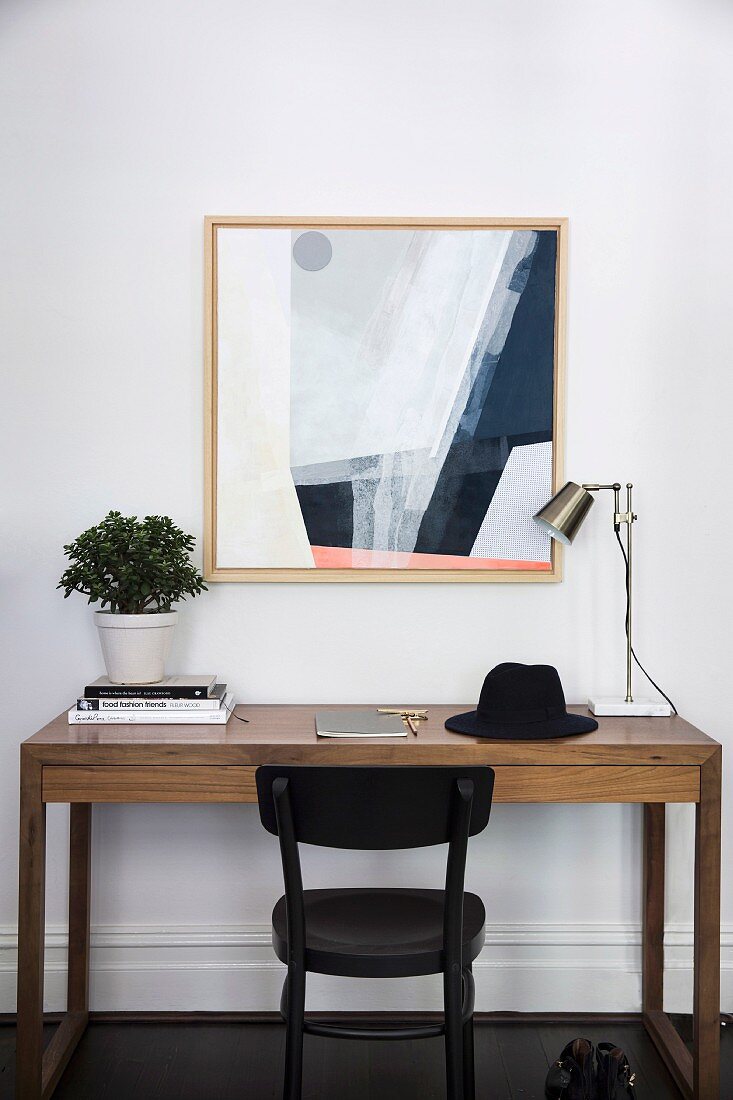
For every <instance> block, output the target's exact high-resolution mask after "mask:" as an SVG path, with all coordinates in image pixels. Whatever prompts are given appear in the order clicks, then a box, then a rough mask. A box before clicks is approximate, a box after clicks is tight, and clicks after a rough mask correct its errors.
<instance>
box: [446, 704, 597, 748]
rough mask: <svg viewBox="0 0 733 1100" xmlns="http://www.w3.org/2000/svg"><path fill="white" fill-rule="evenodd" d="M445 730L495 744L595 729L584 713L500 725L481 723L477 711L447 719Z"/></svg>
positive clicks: (593, 719) (567, 735)
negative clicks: (487, 739)
mask: <svg viewBox="0 0 733 1100" xmlns="http://www.w3.org/2000/svg"><path fill="white" fill-rule="evenodd" d="M445 728H446V729H448V730H452V731H453V732H454V733H468V734H470V735H472V736H473V737H489V738H493V739H494V740H496V741H544V740H547V739H548V738H551V737H572V736H574V735H575V734H578V733H590V732H591V731H592V730H597V729H598V723H597V722H596V720H595V718H587V717H586V716H585V715H584V714H564V715H563V716H562V717H561V718H548V719H547V720H546V721H544V722H526V723H523V724H522V723H518V724H516V725H512V724H507V725H500V724H498V723H493V722H484V721H483V720H482V719H481V718H479V715H478V712H477V711H475V710H468V711H466V712H465V713H464V714H454V715H453V717H452V718H447V719H446V723H445Z"/></svg>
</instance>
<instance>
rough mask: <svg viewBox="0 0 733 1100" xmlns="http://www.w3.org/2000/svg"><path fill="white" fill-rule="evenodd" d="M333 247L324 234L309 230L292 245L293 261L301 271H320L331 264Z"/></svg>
mask: <svg viewBox="0 0 733 1100" xmlns="http://www.w3.org/2000/svg"><path fill="white" fill-rule="evenodd" d="M332 255H333V247H332V245H331V242H330V241H329V239H328V237H327V236H326V234H325V233H319V232H318V231H317V230H315V229H309V230H308V232H307V233H301V234H300V236H299V237H298V239H297V240H296V242H295V244H294V245H293V259H294V260H295V262H296V264H297V265H298V267H302V268H303V271H322V270H323V268H324V267H327V266H328V264H330V262H331V257H332Z"/></svg>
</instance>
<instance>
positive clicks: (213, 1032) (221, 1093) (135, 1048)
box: [0, 1018, 733, 1100]
mask: <svg viewBox="0 0 733 1100" xmlns="http://www.w3.org/2000/svg"><path fill="white" fill-rule="evenodd" d="M677 1022H678V1024H679V1023H681V1028H682V1031H683V1034H684V1033H685V1031H686V1030H687V1031H689V1021H688V1020H687V1019H683V1020H682V1021H677ZM52 1031H53V1028H51V1027H49V1028H48V1034H49V1036H50V1035H51V1033H52ZM578 1035H582V1036H584V1037H586V1038H588V1039H590V1040H591V1041H592V1042H596V1043H597V1042H601V1041H603V1040H610V1041H612V1042H615V1043H617V1044H618V1045H619V1046H621V1047H623V1048H624V1050H625V1051H626V1053H627V1055H628V1057H629V1061H630V1062H631V1065H632V1067H633V1068H634V1069H635V1070H636V1074H637V1097H638V1100H679V1093H678V1092H677V1090H676V1089H675V1087H674V1085H673V1083H672V1080H671V1078H670V1077H669V1074H668V1073H667V1071H666V1069H665V1067H664V1065H663V1064H662V1062H661V1060H660V1058H659V1056H658V1055H657V1053H656V1051H655V1050H654V1048H653V1046H652V1043H651V1041H650V1040H649V1039H648V1038H647V1036H646V1034H645V1032H644V1030H643V1028H642V1027H641V1024H639V1023H637V1022H635V1021H629V1020H621V1021H616V1020H609V1021H598V1020H596V1021H594V1022H592V1023H589V1022H588V1021H587V1020H584V1019H582V1018H578V1019H567V1018H565V1019H563V1020H562V1021H561V1022H557V1021H554V1022H545V1021H540V1022H528V1021H514V1020H510V1021H507V1020H501V1021H495V1020H480V1021H477V1023H476V1083H477V1090H476V1092H477V1097H478V1100H543V1098H544V1080H545V1074H546V1073H547V1067H548V1065H549V1063H550V1062H551V1061H552V1060H554V1059H555V1058H556V1057H557V1055H558V1054H559V1053H560V1051H561V1050H562V1048H563V1046H564V1045H565V1043H567V1042H568V1041H569V1040H570V1039H573V1038H575V1037H576V1036H578ZM283 1049H284V1029H283V1027H282V1025H280V1024H277V1023H269V1022H268V1023H247V1024H242V1023H234V1022H208V1021H207V1022H195V1023H190V1022H186V1023H182V1022H175V1023H170V1022H168V1023H160V1022H142V1023H141V1022H134V1023H133V1022H127V1021H125V1022H120V1021H113V1022H101V1021H100V1022H93V1023H92V1024H90V1026H89V1028H88V1030H87V1032H86V1034H85V1036H84V1038H83V1039H82V1041H81V1043H80V1045H79V1047H78V1049H77V1051H76V1054H75V1055H74V1058H73V1059H72V1061H71V1062H70V1064H69V1066H68V1067H67V1070H66V1073H65V1074H64V1076H63V1078H62V1080H61V1083H60V1084H59V1087H58V1089H57V1090H56V1092H55V1094H54V1097H55V1100H148V1098H150V1100H235V1098H236V1100H243V1098H244V1097H247V1098H248V1100H277V1098H278V1097H279V1090H280V1080H281V1064H282V1056H283ZM14 1057H15V1030H14V1028H13V1027H11V1026H3V1027H0V1097H2V1098H3V1100H11V1098H12V1096H13V1088H14V1079H15V1071H14ZM444 1095H445V1090H444V1085H443V1051H442V1041H441V1040H438V1039H428V1040H423V1041H420V1042H409V1043H408V1042H394V1043H392V1042H390V1043H370V1042H356V1041H336V1040H333V1039H331V1040H329V1039H320V1038H316V1037H315V1036H307V1037H306V1040H305V1072H304V1089H303V1096H304V1100H316V1098H317V1100H331V1098H332V1100H345V1098H347V1100H411V1098H415V1100H441V1098H442V1097H444ZM721 1096H723V1097H730V1096H733V1029H731V1028H728V1029H724V1032H723V1088H722V1091H721Z"/></svg>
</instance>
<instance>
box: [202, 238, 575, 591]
mask: <svg viewBox="0 0 733 1100" xmlns="http://www.w3.org/2000/svg"><path fill="white" fill-rule="evenodd" d="M565 230H566V226H565V222H564V221H563V220H562V219H555V220H554V221H550V220H547V221H529V220H527V221H511V222H509V221H479V220H472V221H468V220H462V221H435V222H431V221H427V220H414V221H396V220H394V221H391V220H390V221H385V220H366V221H353V220H351V221H350V220H348V219H330V220H329V219H324V220H308V221H306V220H305V219H293V220H288V219H277V218H273V219H254V218H249V219H248V218H208V219H207V224H206V241H207V398H208V400H207V424H206V427H207V455H206V457H207V470H206V483H207V499H206V509H207V523H206V539H205V543H206V547H205V549H206V563H205V565H206V570H205V571H206V575H207V577H208V578H209V579H211V580H227V579H230V580H245V579H246V580H278V579H280V580H330V579H338V580H344V579H347V580H449V579H450V580H554V579H558V577H559V562H558V560H557V553H558V552H557V550H556V549H555V544H554V543H553V544H552V545H551V542H550V539H549V537H548V536H547V535H546V534H544V533H543V531H542V530H541V529H540V528H539V526H538V525H537V524H536V523H534V522H533V519H532V517H533V515H534V513H535V512H536V511H537V509H538V508H539V507H541V506H542V504H544V503H545V501H546V500H547V499H548V497H549V496H550V495H551V494H552V492H553V488H554V486H555V485H556V484H557V482H558V479H559V475H560V459H561V454H560V440H559V438H558V425H559V424H560V422H561V418H560V408H559V405H560V387H561V370H560V368H561V359H562V329H563V318H562V303H563V287H562V282H563V270H564V263H563V261H564V247H565V242H564V235H565Z"/></svg>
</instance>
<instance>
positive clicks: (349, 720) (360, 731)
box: [316, 707, 407, 737]
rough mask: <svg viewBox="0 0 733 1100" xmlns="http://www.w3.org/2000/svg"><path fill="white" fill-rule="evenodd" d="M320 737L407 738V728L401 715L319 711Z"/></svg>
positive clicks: (317, 728)
mask: <svg viewBox="0 0 733 1100" xmlns="http://www.w3.org/2000/svg"><path fill="white" fill-rule="evenodd" d="M316 733H317V734H318V736H319V737H407V726H406V725H405V723H404V722H403V721H402V719H401V718H400V716H399V714H378V713H377V708H376V707H374V709H373V710H317V711H316Z"/></svg>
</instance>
